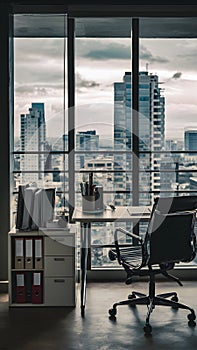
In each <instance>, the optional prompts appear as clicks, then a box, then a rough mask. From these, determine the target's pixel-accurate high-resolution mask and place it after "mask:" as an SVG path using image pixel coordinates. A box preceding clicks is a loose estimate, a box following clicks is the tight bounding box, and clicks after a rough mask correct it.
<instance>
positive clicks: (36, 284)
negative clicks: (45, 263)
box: [32, 272, 42, 304]
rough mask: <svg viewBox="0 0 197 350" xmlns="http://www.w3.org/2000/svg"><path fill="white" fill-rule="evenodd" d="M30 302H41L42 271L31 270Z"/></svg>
mask: <svg viewBox="0 0 197 350" xmlns="http://www.w3.org/2000/svg"><path fill="white" fill-rule="evenodd" d="M32 304H42V273H41V272H33V281H32Z"/></svg>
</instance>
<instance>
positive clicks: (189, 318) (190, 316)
mask: <svg viewBox="0 0 197 350" xmlns="http://www.w3.org/2000/svg"><path fill="white" fill-rule="evenodd" d="M187 318H188V320H189V322H190V321H194V320H195V319H196V315H195V314H194V313H191V314H189V315H187Z"/></svg>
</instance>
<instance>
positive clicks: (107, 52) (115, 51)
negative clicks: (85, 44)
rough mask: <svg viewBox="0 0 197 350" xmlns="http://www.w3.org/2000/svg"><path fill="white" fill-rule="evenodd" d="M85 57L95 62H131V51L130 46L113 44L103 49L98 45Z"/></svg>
mask: <svg viewBox="0 0 197 350" xmlns="http://www.w3.org/2000/svg"><path fill="white" fill-rule="evenodd" d="M84 57H86V58H90V59H94V60H114V59H116V60H117V59H121V60H129V59H131V49H130V47H129V46H126V45H122V44H118V43H117V44H114V43H111V44H108V45H105V46H103V47H100V45H98V46H97V48H96V49H92V50H91V49H90V50H89V52H87V53H86V54H85V55H84Z"/></svg>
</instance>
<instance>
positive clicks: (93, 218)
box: [72, 206, 151, 222]
mask: <svg viewBox="0 0 197 350" xmlns="http://www.w3.org/2000/svg"><path fill="white" fill-rule="evenodd" d="M150 213H151V207H148V206H141V207H140V206H139V207H132V206H131V207H129V206H128V207H116V209H115V210H111V209H108V208H107V209H105V210H104V211H103V212H101V213H84V212H83V211H82V209H81V208H75V210H74V212H73V216H72V219H73V220H74V221H79V222H113V221H138V220H140V221H147V220H148V219H149V218H150Z"/></svg>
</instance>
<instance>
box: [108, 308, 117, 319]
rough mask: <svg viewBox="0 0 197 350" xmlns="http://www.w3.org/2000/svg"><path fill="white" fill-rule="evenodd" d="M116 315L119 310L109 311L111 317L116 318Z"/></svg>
mask: <svg viewBox="0 0 197 350" xmlns="http://www.w3.org/2000/svg"><path fill="white" fill-rule="evenodd" d="M116 313H117V310H116V309H109V315H110V316H111V317H115V316H116Z"/></svg>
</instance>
